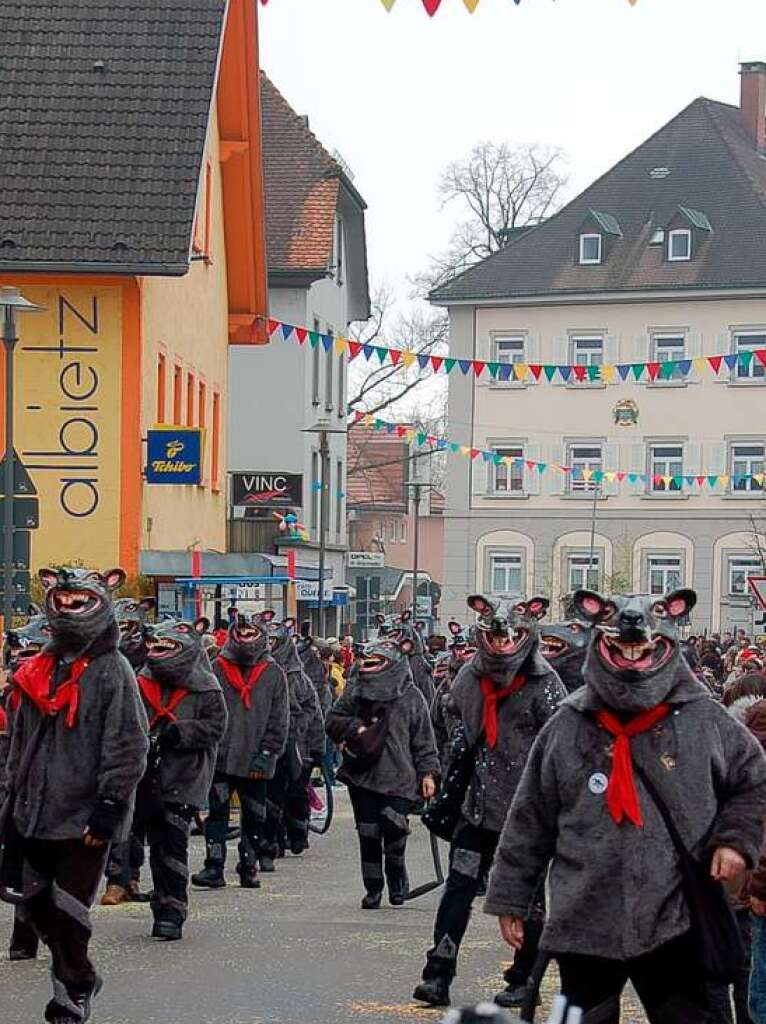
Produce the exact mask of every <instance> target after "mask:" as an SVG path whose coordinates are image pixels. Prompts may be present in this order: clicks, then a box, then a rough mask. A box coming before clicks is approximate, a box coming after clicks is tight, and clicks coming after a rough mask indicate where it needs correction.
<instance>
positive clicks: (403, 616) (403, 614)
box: [399, 609, 412, 622]
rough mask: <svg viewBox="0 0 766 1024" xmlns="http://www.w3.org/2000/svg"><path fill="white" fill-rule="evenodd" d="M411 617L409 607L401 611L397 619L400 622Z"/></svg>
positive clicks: (406, 620)
mask: <svg viewBox="0 0 766 1024" xmlns="http://www.w3.org/2000/svg"><path fill="white" fill-rule="evenodd" d="M411 618H412V612H411V611H410V610H409V609H407V611H406V612H402V614H401V615H400V616H399V621H400V622H409V621H410V619H411Z"/></svg>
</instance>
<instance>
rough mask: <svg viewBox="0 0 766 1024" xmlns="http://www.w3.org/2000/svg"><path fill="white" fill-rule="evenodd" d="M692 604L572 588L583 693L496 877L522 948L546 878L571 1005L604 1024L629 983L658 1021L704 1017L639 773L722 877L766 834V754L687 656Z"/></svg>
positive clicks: (545, 761) (684, 910)
mask: <svg viewBox="0 0 766 1024" xmlns="http://www.w3.org/2000/svg"><path fill="white" fill-rule="evenodd" d="M695 601H696V595H695V594H694V592H693V591H690V590H679V591H675V592H673V593H672V594H669V595H667V596H666V597H664V598H658V597H652V596H627V597H625V596H614V597H611V598H608V599H607V598H604V597H602V596H601V595H600V594H596V593H593V592H591V591H578V592H577V593H576V595H575V602H576V604H577V606H578V610H579V613H580V614H581V615H585V616H586V617H587V618H589V619H590V621H591V622H592V623H593V624H594V630H593V634H592V638H591V644H590V649H589V652H588V657H587V660H586V663H585V669H584V679H585V685H584V686H583V687H582V688H580V689H579V690H577V691H576V692H575V693H573V694H571V695H570V696H569V697H568V698H567V700H566V701H565V702H564V704H563V705H562V707H561V709H560V711H559V713H558V714H557V715H556V717H555V718H554V719H553V721H551V722H550V723H549V724H548V726H547V727H546V728H545V729H544V730H543V732H542V733H541V734H540V736H539V737H538V739H537V741H536V742H535V745H534V747H533V749H532V752H531V754H530V757H529V760H528V762H527V767H526V769H525V772H524V777H523V778H522V781H521V784H520V786H519V788H518V790H517V793H516V796H515V799H514V801H513V805H512V807H511V811H510V814H509V815H508V819H507V821H506V824H505V828H504V830H503V835H502V838H501V841H500V845H499V847H498V851H497V857H496V860H495V865H494V868H493V870H492V875H491V877H490V885H489V893H488V896H487V901H486V904H485V911H486V912H487V913H489V914H493V915H496V916H498V917H499V918H500V929H501V933H502V935H503V938H504V939H505V940H506V942H508V943H509V944H510V945H511V946H513V947H514V948H517V947H518V946H519V945H520V944H521V942H522V941H523V932H524V923H523V918H524V914H525V912H526V908H527V907H528V906H529V901H530V899H531V898H532V894H533V892H534V890H535V887H536V885H537V884H538V880H539V878H540V875H541V873H542V872H545V871H546V870H548V869H550V870H549V874H548V894H549V905H548V917H547V921H546V925H545V930H544V933H543V938H542V945H543V948H544V949H546V950H548V951H550V952H551V953H553V954H554V955H555V956H556V958H557V960H558V964H559V972H560V976H561V986H562V990H563V993H564V995H565V996H566V997H567V999H568V1000H569V1001H570V1003H571V1004H572V1005H576V1006H579V1007H582V1008H583V1009H584V1010H585V1011H590V1010H594V1011H595V1012H597V1014H598V1019H599V1020H603V1021H604V1022H608V1024H611V1022H613V1021H618V1020H619V997H620V993H621V991H622V989H623V987H624V985H625V984H626V983H627V981H628V980H631V981H632V982H633V984H634V986H635V988H636V990H637V992H638V995H639V998H640V999H641V1001H642V1003H643V1004H644V1006H645V1008H646V1010H647V1013H648V1016H649V1018H650V1020H652V1021H663V1020H667V1021H681V1020H683V1021H685V1022H689V1024H692V1022H697V1021H699V1022H702V1021H707V1020H708V1013H707V1010H708V995H707V989H706V985H705V981H704V979H703V977H702V971H701V969H700V964H699V962H698V953H697V947H696V944H695V941H694V937H693V936H692V934H691V932H690V928H691V921H690V916H689V910H688V907H687V904H686V900H685V898H684V895H683V890H682V885H681V876H680V870H679V862H678V856H677V853H676V850H675V847H674V845H673V843H672V841H671V839H670V836H669V834H668V831H667V827H666V825H665V823H664V821H663V819H662V817H661V815H660V812H659V810H658V808H657V806H656V804H655V803H654V800H653V799H652V797H651V796H650V795H649V792H648V790H647V789H646V787H645V786H644V784H643V782H642V778H643V777H646V778H647V779H649V780H650V782H651V784H652V785H653V787H654V789H655V790H656V791H657V792H658V793H659V794H660V796H661V797H662V799H663V800H664V802H665V803H666V805H667V807H668V810H669V812H670V814H671V816H672V817H673V819H674V821H675V824H676V826H677V828H678V830H679V832H680V834H681V837H682V839H683V841H684V843H685V845H686V847H687V849H689V850H690V851H692V852H693V853H694V854H695V855H696V856H698V857H705V858H707V859H708V860H709V863H710V872H711V875H712V877H713V878H715V879H719V880H730V879H733V878H734V877H736V875H737V874H738V873H739V872H741V871H742V869H744V868H745V867H746V866H747V865H748V864H752V863H753V862H754V860H755V859H756V858H757V855H758V851H759V848H760V845H761V841H762V838H763V819H764V810H766V758H764V755H763V752H762V751H761V749H760V746H759V744H758V743H757V741H756V740H755V739H754V737H753V736H751V735H750V734H748V732H747V731H746V730H745V729H743V728H742V726H741V725H739V724H738V723H737V722H736V721H734V719H733V718H732V717H731V716H730V715H728V714H727V712H726V711H725V709H724V708H722V707H721V706H720V705H719V704H718V703H717V702H716V701H713V700H711V699H710V697H709V696H708V695H707V692H706V690H705V689H704V688H703V687H702V686H701V685H700V684H699V683H698V682H697V680H696V679H695V678H694V676H693V675H692V673H691V671H690V670H689V668H688V666H687V664H686V663H685V661H684V659H683V657H682V654H681V651H680V647H679V639H678V631H677V628H676V623H677V622H678V620H679V619H683V618H684V617H686V616H687V615H688V614H689V612H690V610H691V609H692V608H693V607H694V604H695ZM642 773H643V775H642Z"/></svg>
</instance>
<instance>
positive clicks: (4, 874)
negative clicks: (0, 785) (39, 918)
mask: <svg viewBox="0 0 766 1024" xmlns="http://www.w3.org/2000/svg"><path fill="white" fill-rule="evenodd" d="M49 722H50V718H43V719H42V721H41V722H40V724H39V725H38V726H37V729H36V730H35V732H34V733H33V735H32V737H31V739H30V740H29V741H28V742H27V745H26V747H25V748H24V751H23V753H22V755H21V757H20V758H19V766H18V768H17V769H16V779H15V784H14V786H13V787H12V788H11V789H10V790H9V791H8V793H7V794H6V798H5V801H4V803H3V805H2V807H0V901H2V902H3V903H11V904H14V905H15V904H19V903H24V902H25V901H26V900H28V899H31V898H32V896H34V894H35V891H37V890H36V889H33V890H30V891H29V892H23V891H22V871H23V867H24V849H23V840H22V838H21V836H20V835H19V833H18V830H17V829H16V825H15V823H14V820H13V808H14V804H15V803H16V791H17V789H18V788H19V787H20V786H21V783H22V782H23V781H24V780H25V779H26V777H27V775H28V774H29V769H30V768H31V766H32V761H33V760H34V756H35V754H36V753H37V749H38V747H39V746H40V743H41V741H42V738H43V736H44V735H45V732H46V730H47V728H48V724H49ZM44 884H45V883H44V882H41V883H40V884H39V885H38V886H37V888H38V889H39V888H42V887H43V886H44Z"/></svg>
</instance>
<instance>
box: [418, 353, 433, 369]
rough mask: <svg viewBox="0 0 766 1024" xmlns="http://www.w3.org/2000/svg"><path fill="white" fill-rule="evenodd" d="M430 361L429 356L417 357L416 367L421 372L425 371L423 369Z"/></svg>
mask: <svg viewBox="0 0 766 1024" xmlns="http://www.w3.org/2000/svg"><path fill="white" fill-rule="evenodd" d="M430 359H431V357H430V356H418V366H419V367H420V369H421V370H425V368H426V367H427V366H428V363H429V362H430Z"/></svg>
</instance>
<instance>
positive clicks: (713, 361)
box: [707, 356, 723, 373]
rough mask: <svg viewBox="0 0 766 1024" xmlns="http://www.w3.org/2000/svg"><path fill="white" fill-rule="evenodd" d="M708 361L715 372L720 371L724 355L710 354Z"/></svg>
mask: <svg viewBox="0 0 766 1024" xmlns="http://www.w3.org/2000/svg"><path fill="white" fill-rule="evenodd" d="M707 361H708V362H709V363H710V366H711V368H712V370H713V373H718V371H719V370H720V369H721V363H722V362H723V356H708V357H707Z"/></svg>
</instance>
